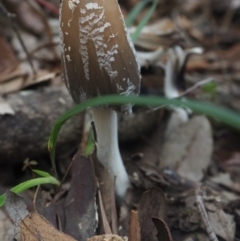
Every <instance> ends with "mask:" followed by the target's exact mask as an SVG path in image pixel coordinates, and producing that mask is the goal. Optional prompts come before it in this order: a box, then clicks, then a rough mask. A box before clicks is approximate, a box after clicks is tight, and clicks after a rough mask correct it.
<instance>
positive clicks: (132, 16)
mask: <svg viewBox="0 0 240 241" xmlns="http://www.w3.org/2000/svg"><path fill="white" fill-rule="evenodd" d="M150 1H151V0H142V1H140V2H139V3H138V4H136V6H134V8H133V9H132V10H131V11H130V13H129V14H128V16H127V18H126V20H125V23H126V26H127V27H130V26H131V25H132V24H133V22H134V21H135V20H136V18H137V16H138V14H139V13H140V12H141V11H142V10H143V8H144V7H145V6H146V5H147V4H148V3H149V2H150Z"/></svg>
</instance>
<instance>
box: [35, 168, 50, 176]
mask: <svg viewBox="0 0 240 241" xmlns="http://www.w3.org/2000/svg"><path fill="white" fill-rule="evenodd" d="M32 171H33V172H35V173H36V174H38V175H39V176H40V177H50V176H51V175H50V174H49V173H48V172H44V171H41V170H36V169H33V170H32Z"/></svg>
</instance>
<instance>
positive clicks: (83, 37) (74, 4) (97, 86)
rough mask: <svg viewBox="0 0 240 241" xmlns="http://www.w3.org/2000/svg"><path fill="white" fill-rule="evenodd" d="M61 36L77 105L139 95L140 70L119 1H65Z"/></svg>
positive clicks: (66, 72)
mask: <svg viewBox="0 0 240 241" xmlns="http://www.w3.org/2000/svg"><path fill="white" fill-rule="evenodd" d="M60 36H61V57H62V66H63V78H64V81H65V83H66V86H67V88H68V90H69V92H70V94H71V96H72V98H73V100H74V101H75V102H76V103H80V102H82V101H85V100H87V99H90V98H93V97H97V96H102V95H108V94H119V95H137V94H139V90H140V79H141V77H140V68H139V65H138V63H137V60H136V55H135V50H134V46H133V44H132V42H131V39H130V37H129V35H128V33H127V30H126V27H125V23H124V19H123V16H122V13H121V10H120V8H119V5H118V3H117V1H116V0H92V1H91V2H90V1H88V0H72V1H71V0H63V1H62V3H61V6H60ZM121 109H122V110H123V111H124V112H130V111H131V108H130V106H128V107H126V106H122V108H121Z"/></svg>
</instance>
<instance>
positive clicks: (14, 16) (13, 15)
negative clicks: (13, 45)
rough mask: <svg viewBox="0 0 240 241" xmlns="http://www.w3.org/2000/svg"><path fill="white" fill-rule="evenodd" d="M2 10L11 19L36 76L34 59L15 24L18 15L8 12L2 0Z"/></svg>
mask: <svg viewBox="0 0 240 241" xmlns="http://www.w3.org/2000/svg"><path fill="white" fill-rule="evenodd" d="M0 9H1V10H2V12H3V13H4V14H5V15H6V17H7V18H8V19H9V21H10V23H11V25H12V28H13V30H14V32H15V33H16V35H17V38H18V40H19V42H20V44H21V46H22V48H23V50H24V52H25V53H26V56H27V59H28V62H29V65H30V67H31V70H32V73H33V75H34V76H36V71H35V69H34V66H33V62H32V58H31V56H30V54H29V53H28V50H27V48H26V46H25V44H24V42H23V40H22V37H21V35H20V33H19V31H18V28H17V25H16V23H15V19H16V15H15V14H13V13H10V12H8V10H7V9H6V8H5V7H4V5H3V3H2V1H1V0H0Z"/></svg>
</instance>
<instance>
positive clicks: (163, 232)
mask: <svg viewBox="0 0 240 241" xmlns="http://www.w3.org/2000/svg"><path fill="white" fill-rule="evenodd" d="M152 220H153V222H154V225H155V226H156V229H157V231H158V234H157V237H158V241H172V240H173V239H172V235H171V232H170V230H169V227H168V225H167V223H166V222H165V221H164V220H162V219H161V218H153V219H152Z"/></svg>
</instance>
